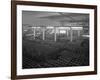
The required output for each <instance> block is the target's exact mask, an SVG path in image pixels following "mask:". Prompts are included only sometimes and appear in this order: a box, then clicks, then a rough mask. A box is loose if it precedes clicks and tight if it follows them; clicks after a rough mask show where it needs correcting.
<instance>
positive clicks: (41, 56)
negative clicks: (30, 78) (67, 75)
mask: <svg viewBox="0 0 100 80" xmlns="http://www.w3.org/2000/svg"><path fill="white" fill-rule="evenodd" d="M89 28H90V27H89V14H83V13H67V12H45V11H22V59H23V60H22V62H23V63H22V66H23V69H26V68H49V67H51V68H52V67H73V66H88V65H89Z"/></svg>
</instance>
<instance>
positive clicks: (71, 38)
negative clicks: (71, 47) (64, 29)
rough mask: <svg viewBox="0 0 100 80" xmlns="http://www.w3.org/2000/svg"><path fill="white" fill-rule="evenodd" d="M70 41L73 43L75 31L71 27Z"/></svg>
mask: <svg viewBox="0 0 100 80" xmlns="http://www.w3.org/2000/svg"><path fill="white" fill-rule="evenodd" d="M70 41H71V42H72V41H73V30H72V28H71V27H70Z"/></svg>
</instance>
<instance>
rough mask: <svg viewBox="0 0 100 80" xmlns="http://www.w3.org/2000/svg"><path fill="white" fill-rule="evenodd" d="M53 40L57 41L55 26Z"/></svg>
mask: <svg viewBox="0 0 100 80" xmlns="http://www.w3.org/2000/svg"><path fill="white" fill-rule="evenodd" d="M54 41H57V34H56V27H54Z"/></svg>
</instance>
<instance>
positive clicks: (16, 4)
mask: <svg viewBox="0 0 100 80" xmlns="http://www.w3.org/2000/svg"><path fill="white" fill-rule="evenodd" d="M32 11H33V12H32ZM58 13H59V15H60V16H59V15H58ZM67 13H69V14H72V15H71V16H70V15H69V16H70V18H68V20H70V19H71V23H72V22H75V21H76V22H77V21H81V20H80V19H81V17H82V16H83V17H88V18H85V19H86V21H85V22H86V23H84V24H87V25H88V27H89V28H88V31H87V33H89V34H88V35H89V42H88V43H89V46H90V47H88V50H89V53H88V54H89V56H88V58H87V64H86V65H83V64H82V66H81V65H78V67H77V66H73V65H71V66H65V65H64V67H63V66H61V65H62V64H61V65H59V66H60V67H61V68H59V67H53V68H52V67H50V68H48V67H46V68H45V67H39V66H41V65H42V64H43V63H42V64H39V65H37V64H36V65H37V66H36V67H32V68H31V69H30V68H29V67H26V65H25V66H23V65H24V62H26V61H23V60H24V58H23V54H22V53H23V52H24V49H23V44H24V43H23V42H24V41H23V40H24V39H23V38H22V37H23V28H24V27H23V24H24V23H25V24H24V25H27V24H26V23H28V17H26V18H25V16H27V14H30V15H33V14H34V15H38V16H40V17H42V19H43V18H48V16H49V19H51V21H52V20H53V19H54V18H55V16H54V15H56V16H57V17H56V19H54V20H58V19H57V18H60V20H61V18H62V20H66V19H64V17H65V16H67V17H69V16H68V15H67ZM39 14H40V15H39ZM47 14H48V15H47ZM34 15H33V16H34ZM42 15H47V16H42ZM52 15H53V17H52ZM61 15H63V16H64V17H62V16H61ZM74 15H75V16H74ZM79 15H81V17H79V18H78V17H77V18H75V17H76V16H79ZM30 18H31V17H29V19H30ZM33 18H34V17H33ZM36 19H37V18H36ZM75 19H79V20H75ZM25 20H26V22H24V21H25ZM46 20H47V19H46ZM46 20H44V22H43V25H42V26H44V25H46V26H50V27H51V26H53V25H54V26H61V25H59V24H53V23H52V22H51V23H50V24H49V23H48V24H49V25H47V22H46ZM68 20H67V21H68ZM82 20H83V18H82ZM42 21H43V20H42ZM29 22H30V21H29ZM45 22H46V24H45ZM71 23H69V24H70V26H73V25H74V26H75V25H76V24H75V23H73V24H71ZM33 24H35V27H36V28H37V26H41V24H42V23H40V22H39V23H34V21H33ZM38 24H39V25H38ZM62 24H63V23H62ZM69 24H68V25H62V27H63V26H64V27H66V26H69ZM79 24H80V22H79ZM81 25H82V26H83V24H80V25H79V26H81ZM76 26H77V25H76ZM84 26H86V25H84ZM46 28H47V27H46ZM53 29H54V27H53ZM71 29H72V31H74V28H70V30H71ZM82 29H83V28H82ZM31 30H32V28H31ZM54 30H55V29H54ZM57 30H58V27H57ZM59 31H60V32H59V33H64V32H65V28H64V30H63V31H62V30H61V29H60V30H59ZM56 33H57V32H56ZM65 33H66V32H65ZM70 33H71V31H70ZM73 33H74V32H73ZM37 34H39V33H37ZM45 34H46V33H45ZM74 34H75V33H74ZM47 36H48V34H47ZM54 36H55V35H54ZM42 37H43V36H42ZM72 37H73V36H71V34H70V38H69V40H70V41H71V43H72V40H73V42H75V41H74V38H72ZM85 37H86V36H85ZM34 38H36V37H34ZM37 39H38V38H37ZM42 40H44V37H43V39H42ZM56 40H57V38H55V37H54V41H56ZM88 43H86V44H88ZM25 44H26V43H25ZM43 45H44V44H43ZM27 46H28V45H27ZM33 47H34V46H33ZM34 48H36V47H34ZM85 48H86V47H85ZM39 49H40V48H39ZM39 49H38V50H39ZM32 50H33V49H32ZM83 51H84V50H83ZM46 52H47V51H46ZM48 52H49V51H48ZM53 56H54V55H53ZM46 57H47V56H46ZM38 59H40V57H39V56H38ZM34 60H36V59H34ZM67 61H68V60H67ZM63 62H64V61H63ZM66 63H67V62H66ZM69 63H71V62H69ZM25 64H26V63H25ZM73 64H74V63H73ZM76 64H77V62H76ZM76 64H75V65H76ZM68 65H69V64H68ZM43 66H44V65H43ZM54 66H55V65H54ZM94 74H97V6H96V5H81V4H64V3H49V2H33V1H11V79H12V80H15V79H31V78H45V77H61V76H79V75H94Z"/></svg>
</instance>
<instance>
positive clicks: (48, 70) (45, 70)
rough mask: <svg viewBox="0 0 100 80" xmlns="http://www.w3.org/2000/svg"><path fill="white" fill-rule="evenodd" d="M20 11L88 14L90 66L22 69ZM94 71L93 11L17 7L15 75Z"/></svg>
mask: <svg viewBox="0 0 100 80" xmlns="http://www.w3.org/2000/svg"><path fill="white" fill-rule="evenodd" d="M22 10H27V11H49V12H50V11H52V12H71V13H89V15H90V22H89V24H90V26H89V27H90V50H89V51H90V60H89V61H90V66H82V67H63V68H62V67H61V68H41V69H22V35H21V34H22ZM84 71H94V10H93V9H79V8H58V7H43V6H25V5H17V75H30V74H33V75H35V74H48V73H69V72H84Z"/></svg>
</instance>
